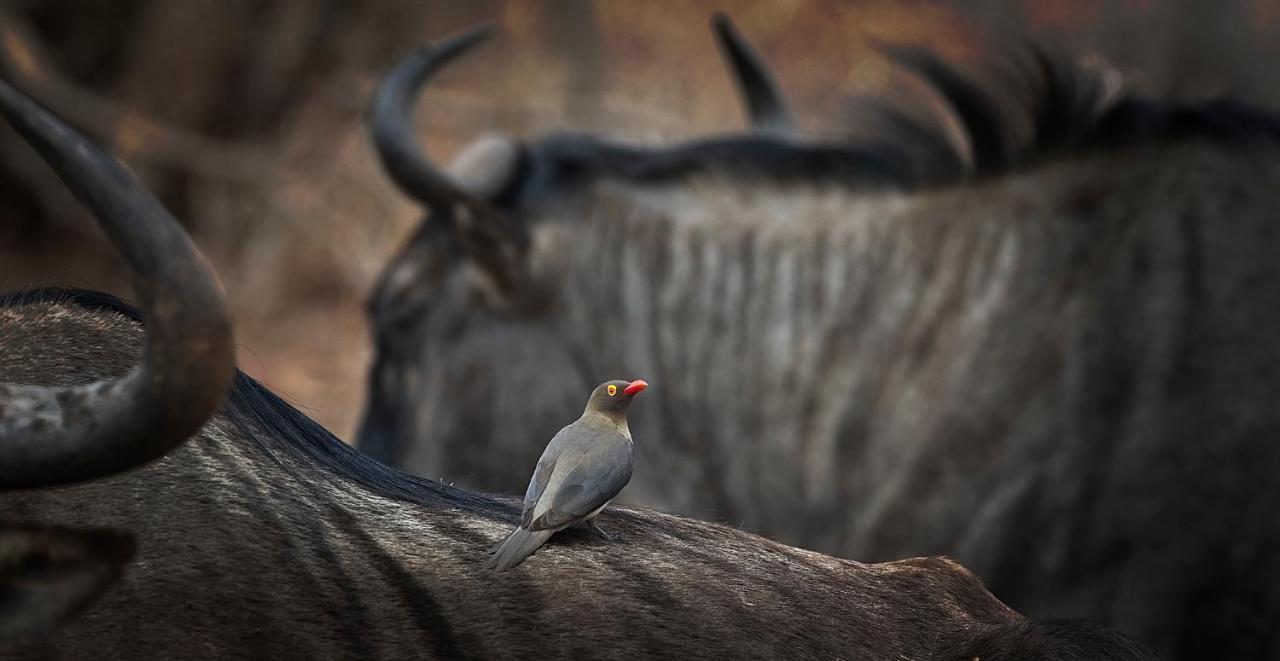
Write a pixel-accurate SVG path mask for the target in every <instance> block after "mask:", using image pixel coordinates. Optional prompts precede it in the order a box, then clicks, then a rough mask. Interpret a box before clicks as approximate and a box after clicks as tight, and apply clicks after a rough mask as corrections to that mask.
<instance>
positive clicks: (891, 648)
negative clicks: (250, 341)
mask: <svg viewBox="0 0 1280 661" xmlns="http://www.w3.org/2000/svg"><path fill="white" fill-rule="evenodd" d="M0 112H3V114H4V115H5V116H6V117H7V118H8V119H9V120H10V122H11V123H13V124H14V125H15V127H16V128H17V129H18V131H19V132H20V133H21V134H22V135H23V136H24V137H25V138H26V139H27V140H28V141H30V142H32V143H33V144H36V145H37V146H38V147H39V149H40V151H41V152H42V153H43V154H44V155H45V157H46V158H47V160H48V161H49V162H50V164H51V165H53V166H54V168H55V170H57V171H58V173H59V174H60V176H61V177H63V179H64V181H65V182H66V183H67V184H68V186H69V187H71V188H72V189H73V190H74V191H75V192H76V193H77V195H78V196H79V197H80V198H81V199H82V200H84V201H86V202H87V203H88V204H89V206H90V207H91V208H92V209H93V210H94V211H95V213H96V214H97V215H98V217H99V218H100V220H101V221H102V222H103V224H104V226H105V227H106V228H107V229H108V234H109V235H110V236H111V238H112V239H113V241H114V242H115V244H116V245H117V246H119V248H120V250H121V253H122V254H123V255H124V257H125V259H126V261H127V262H128V264H129V266H130V268H131V269H132V271H133V272H134V273H135V275H136V277H137V282H138V290H139V292H140V294H141V298H142V300H143V302H144V303H145V305H146V307H145V322H146V323H145V324H144V323H143V320H144V317H143V314H142V313H140V312H139V311H138V310H137V309H134V308H132V307H130V306H127V305H125V304H123V303H121V302H120V301H119V300H117V299H114V298H113V297H110V296H108V295H105V294H99V293H94V292H85V291H69V290H39V291H28V292H21V293H18V294H14V295H9V296H6V297H4V298H3V300H0V346H3V351H0V378H2V379H3V381H0V383H3V384H4V385H2V386H0V407H3V408H0V431H2V432H3V433H2V434H0V449H2V450H3V452H4V454H3V455H2V456H4V457H5V459H6V462H5V464H4V465H3V466H0V477H2V479H3V481H2V482H0V486H3V487H13V488H16V490H14V491H10V492H7V493H5V494H4V495H3V497H2V498H0V519H3V520H4V521H5V522H6V524H5V525H6V527H5V529H4V530H5V531H6V534H7V531H8V530H11V529H12V530H18V529H20V527H23V526H43V525H46V524H48V523H50V522H56V523H57V524H58V525H69V526H109V527H111V528H112V529H121V530H127V531H130V532H131V533H132V534H134V535H135V536H136V538H137V541H138V549H137V559H136V561H135V562H133V563H132V564H131V565H130V566H129V567H128V569H127V571H126V572H125V574H124V576H123V577H122V578H121V579H120V580H119V581H118V582H117V583H116V584H115V585H114V586H112V587H111V588H110V589H109V590H108V591H107V592H106V593H105V594H104V595H103V596H102V597H100V598H99V599H98V601H97V602H96V603H95V604H94V605H93V606H92V607H91V608H89V609H87V610H86V611H85V612H84V613H82V614H81V615H80V617H78V618H77V619H75V620H73V621H72V622H70V623H69V624H67V625H66V626H65V627H64V628H63V629H62V630H61V631H60V632H58V633H57V634H56V635H55V636H53V637H48V638H44V639H35V640H25V641H14V640H6V641H3V642H0V655H3V656H4V658H6V659H10V658H19V659H23V658H47V657H50V656H52V657H59V658H75V659H83V658H114V659H152V658H182V659H189V658H306V659H316V658H361V659H363V658H369V659H374V658H376V659H391V658H395V659H400V658H424V657H427V658H442V659H444V658H447V659H455V658H637V657H647V658H784V657H785V658H824V659H830V658H850V659H881V658H894V659H897V658H903V659H953V658H954V659H961V658H963V659H969V658H973V657H974V656H981V657H982V658H985V659H996V658H1007V659H1021V658H1048V659H1083V658H1114V659H1149V658H1153V657H1152V655H1151V654H1150V653H1149V652H1147V651H1145V650H1144V649H1142V648H1141V647H1140V646H1139V645H1138V644H1137V643H1135V642H1133V641H1131V640H1129V639H1127V638H1125V637H1124V636H1121V635H1119V634H1116V633H1114V632H1110V631H1108V630H1105V629H1102V628H1100V627H1097V626H1095V625H1090V624H1085V623H1077V622H1063V621H1054V620H1050V621H1028V620H1025V619H1024V618H1022V617H1021V616H1020V615H1018V614H1017V613H1016V612H1014V611H1013V610H1011V609H1009V608H1008V607H1006V606H1005V605H1004V604H1003V603H1001V602H1000V601H999V600H997V599H996V598H995V597H993V596H992V595H991V594H990V593H989V592H987V591H986V590H985V589H984V588H983V587H982V585H981V583H980V582H979V581H978V580H977V579H976V578H975V577H974V576H973V575H972V574H971V573H969V572H968V571H967V570H965V569H964V568H963V567H961V566H959V565H957V564H955V563H953V562H950V561H948V560H946V559H942V558H916V559H911V560H902V561H898V562H891V563H884V564H874V565H865V564H859V563H855V562H850V561H845V560H839V559H835V558H831V557H828V556H823V555H820V554H818V553H814V552H809V551H803V550H799V549H794V548H790V547H786V546H783V545H781V544H777V543H774V542H770V541H767V540H764V539H761V538H759V537H756V536H754V535H752V534H749V533H745V532H740V531H737V530H734V529H731V528H728V527H726V526H722V525H716V524H708V523H700V522H696V521H691V520H688V519H683V518H679V517H675V516H670V515H665V514H660V513H657V512H652V511H646V510H627V509H612V510H607V511H606V513H605V514H604V515H602V516H605V517H606V519H608V521H607V523H606V525H609V526H610V528H611V529H613V530H617V531H619V532H620V533H621V534H622V535H623V536H624V537H625V539H626V542H625V543H597V542H593V541H589V540H588V539H585V538H583V537H579V538H576V539H574V538H572V536H570V539H569V540H568V541H566V542H563V543H557V544H552V545H550V546H548V547H546V548H544V549H543V550H542V552H540V553H539V554H538V556H537V558H536V562H535V561H530V562H528V563H526V564H525V565H524V566H522V567H521V568H520V569H518V570H515V571H512V572H508V573H506V574H501V575H500V574H497V573H494V572H491V571H487V570H485V569H483V567H482V563H483V561H484V558H485V554H484V551H485V549H486V548H487V547H488V546H490V545H491V544H492V543H493V542H495V541H496V540H497V539H499V538H500V536H501V535H502V534H503V533H505V532H506V531H507V530H508V529H509V527H510V525H511V523H512V522H514V521H515V520H516V518H517V515H518V511H517V509H516V506H515V503H514V501H512V500H511V499H498V498H494V497H490V496H485V495H481V494H477V493H473V492H469V491H465V490H462V489H458V488H453V487H451V486H447V485H444V484H441V483H436V482H431V481H429V480H424V479H420V478H414V477H411V476H408V475H405V474H401V473H398V472H396V471H394V470H392V469H390V468H388V467H386V466H385V465H383V464H380V463H378V462H376V461H374V460H372V459H370V458H368V457H366V456H364V455H361V454H360V453H358V452H356V451H355V450H353V449H352V448H350V447H349V446H347V445H346V444H344V443H342V442H341V441H340V440H338V439H336V438H334V437H333V436H331V435H330V434H329V433H328V432H326V431H325V430H324V429H322V428H320V427H319V426H318V425H316V424H315V423H313V422H311V421H310V420H308V419H307V418H306V417H305V416H303V415H301V414H300V413H298V412H297V411H296V410H294V409H293V408H291V407H289V406H288V405H286V404H285V403H283V402H282V401H281V400H279V399H278V398H276V397H275V396H274V395H272V394H271V393H270V392H268V391H267V390H266V389H264V388H263V387H261V386H260V385H259V384H257V383H256V382H254V381H253V380H252V379H249V378H248V377H246V376H245V375H244V374H242V373H238V372H234V370H233V366H232V356H231V353H230V351H229V341H230V335H229V331H228V329H227V328H226V326H225V321H226V320H225V317H224V316H223V315H222V314H221V306H219V305H218V304H217V303H218V298H217V295H216V291H217V287H216V285H215V284H214V280H213V279H212V277H211V276H210V275H209V274H208V273H206V272H205V271H204V269H203V268H202V267H201V265H202V260H201V259H200V258H199V256H198V255H197V254H195V253H194V250H193V249H191V247H190V245H189V244H188V243H187V240H186V238H185V235H183V233H182V232H181V230H180V228H179V227H178V225H177V224H176V222H175V221H174V220H173V219H172V218H170V217H169V216H168V215H167V213H166V212H165V211H164V210H163V208H161V206H160V205H159V203H158V202H156V200H155V199H154V198H153V197H151V195H150V194H149V193H148V192H147V191H146V190H145V189H144V188H142V187H141V186H140V185H139V184H137V183H136V181H134V180H133V179H132V178H131V177H130V176H129V175H128V174H127V172H126V171H125V170H124V168H123V167H121V166H120V165H119V164H118V163H117V162H116V161H114V160H113V159H111V158H110V157H108V156H107V155H105V154H103V153H102V152H100V151H99V150H98V149H97V148H96V147H95V146H94V145H92V144H91V143H90V142H89V141H88V140H87V139H85V138H83V137H82V136H80V135H79V134H78V133H76V132H75V131H74V130H72V129H71V128H70V127H68V126H66V125H65V124H63V123H62V122H61V121H60V120H58V119H56V118H54V117H53V116H51V115H50V114H49V113H48V112H47V111H45V110H44V109H43V108H41V107H39V106H38V105H36V104H35V103H34V102H32V101H31V100H30V99H28V98H26V97H25V96H23V95H21V94H20V93H18V92H17V91H15V90H14V89H13V88H11V87H9V86H8V85H6V84H4V83H0ZM144 326H145V330H144ZM139 365H141V367H139ZM509 367H510V368H511V369H512V372H513V374H514V373H518V372H519V371H520V367H519V366H518V365H511V366H509ZM233 375H234V381H233V383H232V387H231V391H230V394H229V396H228V398H227V401H226V403H225V405H223V406H222V407H221V408H220V409H219V410H218V412H217V413H215V414H214V415H212V417H210V418H208V420H207V421H206V420H203V419H197V418H196V416H197V413H199V414H200V415H201V417H203V415H205V414H207V413H208V412H209V409H211V408H213V407H215V406H217V405H218V403H219V401H220V398H221V395H222V392H221V388H222V386H224V385H225V384H226V381H227V380H228V379H231V378H232V376H233ZM19 384H22V385H19ZM86 384H88V385H86ZM161 405H162V406H161ZM201 425H202V426H201ZM195 426H200V429H199V431H198V433H196V434H195V435H194V437H193V438H192V439H190V440H189V441H188V442H186V443H185V444H182V445H181V446H180V447H178V448H177V449H174V450H172V451H171V452H168V454H164V452H165V450H167V449H168V448H167V447H165V446H166V445H168V446H172V445H173V438H174V437H175V436H179V437H180V436H185V435H186V433H188V432H191V431H193V430H194V427H195ZM161 454H164V456H163V457H161V458H159V459H156V460H154V461H151V462H150V463H146V464H145V465H144V466H142V467H140V468H137V469H136V470H133V471H131V472H128V473H125V474H119V475H114V476H111V477H107V478H105V479H99V480H97V481H90V482H83V483H79V484H76V485H71V486H61V487H60V488H57V489H50V488H42V487H50V486H53V485H55V484H63V483H66V482H71V481H76V480H88V479H90V478H95V477H102V475H103V474H104V473H107V472H112V471H117V470H123V469H126V468H129V467H130V466H132V465H133V464H137V463H139V462H146V461H147V460H150V459H155V458H156V457H157V456H159V455H161ZM4 539H5V538H4V537H3V534H0V541H3V540H4ZM2 548H3V547H0V549H2ZM3 557H7V556H0V558H3ZM9 570H10V567H8V566H6V565H0V572H8V571H9ZM5 576H6V574H3V573H0V578H3V577H5ZM0 587H3V588H4V590H3V591H0V604H3V605H4V606H5V609H4V610H0V616H2V617H3V618H4V619H3V620H0V627H3V628H0V631H3V632H4V633H5V634H8V633H9V632H10V630H9V628H8V627H9V625H10V623H11V622H13V621H15V619H16V620H21V619H22V618H27V617H32V616H35V615H39V613H37V612H36V609H38V608H40V607H42V604H38V603H31V602H14V601H11V600H12V599H13V598H14V597H15V596H16V597H21V596H22V595H20V594H15V593H14V592H13V591H12V590H11V589H10V586H8V585H3V584H0ZM19 624H21V622H19Z"/></svg>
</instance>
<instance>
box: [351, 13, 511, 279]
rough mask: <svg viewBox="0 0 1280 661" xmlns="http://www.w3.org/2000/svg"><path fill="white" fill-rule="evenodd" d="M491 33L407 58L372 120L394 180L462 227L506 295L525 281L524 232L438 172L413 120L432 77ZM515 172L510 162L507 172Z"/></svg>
mask: <svg viewBox="0 0 1280 661" xmlns="http://www.w3.org/2000/svg"><path fill="white" fill-rule="evenodd" d="M490 31H491V29H490V27H489V26H487V25H483V26H480V27H476V28H472V29H470V30H467V31H465V32H463V33H462V34H459V35H457V36H455V37H452V38H450V39H447V40H445V41H443V42H441V43H440V44H438V45H435V46H426V47H423V48H421V49H419V50H418V51H416V52H414V53H413V54H412V55H410V56H409V57H407V58H405V59H404V61H402V62H401V63H400V64H399V65H397V66H396V67H395V68H394V69H392V71H391V73H390V74H388V75H387V77H386V79H385V80H383V82H382V84H381V85H380V86H379V88H378V91H377V93H376V94H375V95H374V99H373V110H372V112H371V114H370V122H371V129H372V132H373V140H374V144H375V145H376V146H377V150H378V155H379V157H381V159H382V164H383V166H384V167H385V168H386V170H387V172H388V173H389V174H390V175H391V178H392V179H393V180H395V182H396V184H397V185H399V186H400V188H401V189H402V190H404V191H405V192H406V193H408V194H409V195H410V196H412V197H414V198H415V199H417V200H418V201H420V202H422V203H423V204H425V205H427V207H428V208H430V209H431V210H432V211H433V212H434V214H435V215H434V216H433V217H434V218H435V219H436V220H437V221H438V222H442V223H446V224H450V225H451V226H452V227H453V228H454V229H456V230H457V232H458V235H459V236H460V237H461V238H462V240H463V244H464V245H465V246H466V248H467V251H468V253H469V255H470V256H471V258H472V259H473V260H474V261H475V262H476V263H477V265H479V266H480V267H482V268H483V269H484V270H485V271H486V272H487V273H489V275H490V276H492V277H493V278H494V280H495V283H496V284H497V285H498V288H499V290H501V291H503V292H506V291H510V290H512V289H513V288H514V287H515V286H516V285H517V283H518V280H519V279H520V270H521V268H522V264H523V254H524V250H525V246H526V242H527V237H526V236H525V235H524V232H523V228H522V227H521V226H519V225H518V224H517V223H515V222H513V221H512V220H511V219H508V218H506V217H505V216H504V215H503V214H501V213H499V212H498V211H497V210H496V209H495V208H494V207H493V206H492V205H490V204H489V203H488V202H486V201H485V200H484V199H481V197H480V196H479V195H477V194H476V192H475V191H470V190H467V189H465V188H464V187H462V186H460V185H459V184H458V183H457V182H455V181H454V180H453V179H452V178H451V177H449V175H447V174H445V173H444V172H442V171H440V170H439V169H438V168H436V166H435V165H433V164H432V162H431V159H430V157H428V156H427V154H426V153H425V152H424V151H423V150H422V149H421V148H420V147H419V146H418V144H417V140H416V139H415V136H414V133H413V123H412V119H411V118H412V114H413V106H414V102H415V100H416V97H417V94H418V92H419V91H420V90H421V89H422V87H423V86H425V84H426V82H427V80H428V79H429V78H430V77H431V75H432V74H434V73H435V72H436V71H437V70H439V68H440V67H441V66H443V65H445V64H447V63H448V62H449V61H451V60H453V59H454V58H455V57H457V56H458V55H460V54H462V52H464V51H465V50H467V49H468V48H470V47H471V46H474V45H475V44H476V43H478V42H479V41H481V40H482V39H484V38H486V37H487V36H488V35H489V33H490ZM505 146H506V147H509V145H505ZM486 152H487V153H494V154H503V159H504V160H507V161H514V160H515V159H516V158H518V154H517V153H516V151H515V150H513V149H506V150H505V151H504V149H503V148H494V147H493V146H492V145H490V146H487V147H486ZM473 158H474V157H473ZM469 167H470V166H469ZM512 169H513V168H512V167H511V166H510V163H507V169H506V170H505V171H508V172H509V171H511V170H512ZM472 176H475V175H474V173H473V174H472Z"/></svg>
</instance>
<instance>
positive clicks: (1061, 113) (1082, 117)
mask: <svg viewBox="0 0 1280 661" xmlns="http://www.w3.org/2000/svg"><path fill="white" fill-rule="evenodd" d="M883 50H884V52H885V53H886V55H887V56H888V57H889V58H890V59H891V60H892V61H894V62H896V63H897V64H899V65H901V66H903V67H904V68H906V69H907V70H909V71H911V72H913V73H914V74H916V75H917V76H918V77H919V78H920V79H921V80H922V81H923V82H924V83H925V85H926V87H927V88H928V89H929V90H931V91H933V92H935V93H936V94H937V95H938V97H939V98H940V101H941V103H942V105H943V106H945V107H946V109H947V111H948V112H949V114H951V115H952V117H954V120H955V122H956V123H957V124H958V125H959V133H960V134H961V136H960V140H959V143H960V144H957V141H956V140H955V139H954V138H952V137H949V136H948V134H947V130H946V128H945V125H944V122H943V121H941V118H936V117H935V118H933V119H923V118H921V117H920V116H918V113H910V112H907V111H906V110H905V109H904V108H902V107H899V106H898V105H895V103H894V102H893V101H891V100H888V99H886V98H884V97H880V96H866V97H862V98H859V99H856V100H855V101H854V103H853V104H852V108H851V111H850V116H851V117H856V118H857V120H856V123H857V124H859V127H858V129H859V130H858V132H857V133H856V134H851V135H850V137H847V138H841V139H834V140H833V139H827V140H818V139H805V138H799V137H793V136H789V135H774V134H759V133H742V134H731V135H726V136H717V137H711V138H705V139H701V140H695V141H692V142H687V143H681V144H675V145H664V146H640V145H628V144H623V143H621V142H617V141H613V140H608V139H604V138H601V137H598V136H595V135H590V134H581V133H559V134H552V135H550V136H547V137H544V138H541V139H539V140H537V141H534V142H532V143H530V144H528V145H527V147H526V150H525V152H524V154H523V156H522V162H521V166H520V167H521V170H520V174H519V176H516V177H513V178H512V182H513V186H512V188H511V189H510V190H507V191H505V192H504V193H503V194H502V195H501V196H499V197H498V199H497V200H496V202H497V203H498V204H499V205H500V206H503V207H506V208H508V209H520V208H522V207H524V206H525V205H528V204H533V203H536V202H537V201H538V200H539V199H540V198H541V197H542V196H544V195H547V194H549V193H555V192H561V191H564V190H565V189H566V188H570V189H571V188H573V187H576V186H580V185H583V184H587V183H590V182H591V181H594V180H600V179H612V180H620V181H624V182H634V183H649V184H662V183H668V182H673V181H678V180H680V179H681V178H684V177H688V176H691V175H697V174H702V173H714V174H723V175H726V176H730V177H737V178H747V179H748V180H749V179H752V178H758V179H761V180H765V181H782V182H789V181H801V182H810V183H817V184H836V185H842V186H846V187H849V188H853V189H892V190H918V189H922V188H933V187H943V186H949V185H956V184H960V183H964V182H967V181H972V180H975V179H982V178H987V177H993V176H999V175H1003V174H1007V173H1009V172H1012V171H1015V170H1017V169H1019V168H1024V167H1028V166H1031V165H1034V164H1035V163H1038V162H1041V161H1044V160H1047V159H1050V158H1054V157H1060V156H1064V155H1071V154H1086V153H1091V152H1096V151H1105V150H1110V149H1116V148H1122V147H1131V146H1137V145H1142V144H1147V143H1156V142H1161V141H1176V140H1183V139H1195V138H1201V139H1209V140H1219V141H1223V142H1228V143H1233V144H1237V145H1239V144H1252V143H1257V142H1260V141H1261V142H1264V143H1266V144H1271V145H1273V146H1274V145H1275V143H1276V142H1277V141H1280V116H1277V115H1276V114H1275V113H1272V112H1269V111H1266V110H1264V109H1260V108H1254V107H1250V106H1248V105H1246V104H1242V103H1239V102H1236V101H1232V100H1229V99H1215V100H1210V101H1200V102H1170V101H1161V100H1156V99H1153V98H1148V97H1146V96H1143V95H1141V94H1140V93H1138V92H1136V91H1134V90H1129V89H1124V88H1120V89H1115V87H1116V85H1114V84H1110V85H1109V84H1108V80H1107V74H1106V73H1105V72H1104V70H1102V69H1100V68H1098V67H1090V66H1085V65H1084V64H1083V63H1082V62H1081V61H1078V60H1076V59H1074V58H1071V57H1068V56H1066V55H1063V54H1059V53H1057V52H1054V51H1051V50H1050V49H1047V48H1044V47H1040V46H1036V45H1032V44H1023V45H1021V46H1017V47H1010V48H1007V49H1004V50H1005V52H1004V53H1002V54H1001V55H1000V56H999V57H995V56H992V57H988V58H987V59H986V60H984V61H983V63H982V64H981V65H979V66H978V67H977V68H976V71H975V72H974V73H968V74H967V73H964V72H961V71H960V70H959V69H958V68H957V67H955V66H953V65H951V64H949V63H947V62H945V61H944V60H943V59H942V58H940V57H939V56H938V55H937V54H935V53H933V52H931V51H929V50H928V49H925V48H918V47H884V48H883Z"/></svg>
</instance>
